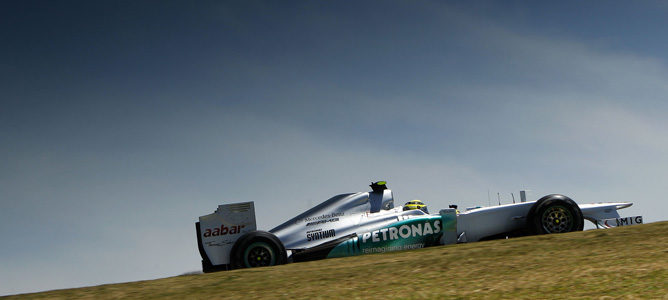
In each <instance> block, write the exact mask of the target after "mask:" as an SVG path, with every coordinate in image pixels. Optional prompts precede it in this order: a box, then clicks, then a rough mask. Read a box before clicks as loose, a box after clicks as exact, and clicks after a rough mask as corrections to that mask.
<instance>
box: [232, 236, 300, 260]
mask: <svg viewBox="0 0 668 300" xmlns="http://www.w3.org/2000/svg"><path fill="white" fill-rule="evenodd" d="M230 262H231V263H232V267H233V268H235V269H241V268H256V267H268V266H275V265H282V264H285V263H286V262H287V253H286V251H285V247H284V246H283V243H281V241H280V240H279V239H278V238H277V237H276V236H275V235H273V234H272V233H270V232H266V231H251V232H249V233H246V234H244V235H243V236H241V237H240V238H239V239H238V240H237V241H236V243H234V246H232V251H231V253H230Z"/></svg>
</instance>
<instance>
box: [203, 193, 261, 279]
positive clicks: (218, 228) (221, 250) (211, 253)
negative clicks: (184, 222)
mask: <svg viewBox="0 0 668 300" xmlns="http://www.w3.org/2000/svg"><path fill="white" fill-rule="evenodd" d="M195 227H196V230H197V244H198V248H199V252H200V255H201V256H202V265H203V267H204V269H205V270H207V268H210V267H213V266H218V265H223V266H226V265H229V264H230V252H231V251H232V246H234V243H235V242H236V241H237V240H238V239H239V238H240V237H241V236H242V235H244V234H245V233H247V232H251V231H254V230H256V224H255V204H254V203H253V202H242V203H234V204H225V205H219V206H218V209H216V211H215V212H214V213H212V214H209V215H206V216H201V217H199V222H197V223H196V225H195Z"/></svg>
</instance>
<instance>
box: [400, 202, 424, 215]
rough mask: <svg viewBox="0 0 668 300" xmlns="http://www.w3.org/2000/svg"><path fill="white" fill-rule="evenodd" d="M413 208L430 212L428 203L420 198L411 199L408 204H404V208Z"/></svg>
mask: <svg viewBox="0 0 668 300" xmlns="http://www.w3.org/2000/svg"><path fill="white" fill-rule="evenodd" d="M412 209H419V210H421V211H423V212H425V213H427V214H428V213H429V211H428V210H427V205H426V204H424V203H422V201H420V200H411V201H408V202H406V204H404V210H412Z"/></svg>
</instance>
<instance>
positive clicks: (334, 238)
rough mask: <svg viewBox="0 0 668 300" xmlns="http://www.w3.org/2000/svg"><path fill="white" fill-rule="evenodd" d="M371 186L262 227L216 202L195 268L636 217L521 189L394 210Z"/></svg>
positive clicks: (613, 206)
mask: <svg viewBox="0 0 668 300" xmlns="http://www.w3.org/2000/svg"><path fill="white" fill-rule="evenodd" d="M371 189H372V191H370V192H361V193H353V194H342V195H338V196H334V197H332V198H330V199H329V200H327V201H325V202H323V203H321V204H319V205H317V206H315V207H313V208H311V209H309V210H307V211H306V212H304V213H302V214H300V215H298V216H296V217H294V218H292V219H291V220H289V221H287V222H285V223H283V224H281V225H279V226H277V227H276V228H274V229H272V230H269V231H259V230H256V225H255V206H254V203H253V202H244V203H235V204H227V205H220V206H218V209H217V210H216V211H215V212H214V213H212V214H209V215H205V216H201V217H199V222H197V223H196V226H195V227H196V230H197V243H198V246H199V252H200V255H201V256H202V268H203V271H204V272H212V271H219V270H229V269H236V268H252V267H261V266H273V265H279V264H284V263H288V262H300V261H309V260H316V259H324V258H331V257H343V256H353V255H359V254H367V253H381V252H389V251H398V250H406V249H416V248H423V247H428V246H436V245H446V244H453V243H466V242H476V241H481V240H490V239H499V238H507V237H518V236H526V235H535V234H551V233H563V232H571V231H581V230H582V229H583V223H584V220H585V219H586V220H589V221H591V222H593V223H594V224H595V225H596V227H597V228H598V227H603V228H610V227H616V226H623V225H632V224H639V223H642V217H641V216H636V217H627V218H620V216H619V214H618V213H617V210H618V209H623V208H626V207H629V206H631V205H632V203H597V204H580V205H578V204H576V203H575V202H574V201H573V200H571V199H570V198H568V197H566V196H563V195H558V194H553V195H547V196H544V197H542V198H540V199H539V200H537V201H529V202H527V201H526V197H525V193H524V192H521V193H520V195H521V202H520V203H516V204H515V203H514V204H506V205H499V206H492V207H475V208H469V209H467V210H466V211H464V212H459V211H458V210H457V209H456V208H457V207H456V206H454V205H451V206H450V208H446V209H442V210H440V211H439V213H438V214H429V213H428V210H427V206H426V205H424V203H422V202H421V201H419V200H412V201H409V202H408V203H406V205H404V206H401V207H396V208H395V207H394V197H393V195H392V191H391V190H389V189H387V186H386V183H385V182H384V181H379V182H374V183H372V184H371Z"/></svg>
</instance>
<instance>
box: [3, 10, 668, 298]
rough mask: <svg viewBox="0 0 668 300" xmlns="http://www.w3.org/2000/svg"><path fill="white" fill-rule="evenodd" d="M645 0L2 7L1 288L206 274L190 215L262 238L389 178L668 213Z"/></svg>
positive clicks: (441, 200) (434, 190) (650, 217)
mask: <svg viewBox="0 0 668 300" xmlns="http://www.w3.org/2000/svg"><path fill="white" fill-rule="evenodd" d="M666 20H668V5H666V4H665V3H663V2H659V1H639V2H633V3H628V2H623V1H605V2H602V1H600V2H598V1H589V2H584V3H583V2H580V1H561V2H558V3H553V2H542V1H532V2H529V3H526V2H520V1H517V2H513V1H499V2H488V1H465V2H464V1H458V2H439V1H406V2H401V1H389V2H376V1H365V2H363V3H358V2H355V1H352V2H346V1H326V2H314V1H304V2H285V3H284V2H261V1H253V2H205V3H199V5H197V6H195V5H192V4H190V3H186V2H158V1H156V2H149V1H144V2H132V1H127V2H123V1H108V2H88V1H82V2H73V1H68V2H58V3H55V2H48V1H45V2H32V1H20V2H19V1H5V2H3V3H2V4H0V24H1V26H0V41H1V42H0V45H1V46H0V69H1V70H2V72H0V82H2V88H1V89H0V99H2V100H1V101H2V105H1V106H0V157H2V159H0V237H1V238H2V240H3V242H2V244H1V246H0V295H3V294H14V293H23V292H31V291H40V290H47V289H56V288H69V287H77V286H86V285H96V284H104V283H112V282H124V281H134V280H142V279H151V278H160V277H166V276H173V275H179V274H182V273H185V272H189V271H194V270H198V269H199V268H200V266H199V260H200V258H199V254H198V252H197V248H196V240H195V234H194V222H195V221H196V220H197V217H198V216H200V215H204V214H208V213H210V212H211V211H213V210H214V209H215V208H216V206H217V205H218V204H222V203H228V202H236V201H255V202H256V207H257V217H258V226H259V227H260V228H264V229H269V228H272V227H273V226H275V225H278V224H279V223H281V222H282V221H284V220H287V219H289V218H290V217H292V216H294V215H295V214H296V213H299V212H301V211H303V210H305V209H306V208H308V207H309V206H310V205H314V204H317V203H319V202H320V201H323V200H325V199H327V198H329V197H330V196H332V195H335V194H338V193H343V192H355V191H366V190H367V185H368V183H369V182H370V181H372V180H380V179H384V180H388V182H389V186H390V187H391V188H392V189H393V190H394V193H395V196H396V197H397V198H398V199H397V202H402V201H408V200H411V199H421V200H423V201H425V202H427V204H428V205H429V206H430V208H432V210H436V209H438V208H442V207H447V205H448V204H451V203H456V204H460V205H461V206H473V205H480V204H486V203H487V193H488V191H490V192H491V193H492V194H493V195H495V194H496V193H500V194H501V197H502V201H503V202H509V201H510V199H511V196H510V193H515V195H516V196H517V194H518V191H519V190H520V189H529V190H531V192H530V194H529V195H530V197H532V198H533V199H535V198H538V197H540V196H542V195H544V194H549V193H563V194H566V195H568V196H571V197H572V198H573V199H575V200H576V201H579V202H582V203H592V202H603V201H615V202H616V201H630V202H634V203H635V204H634V206H633V207H632V208H629V209H627V210H625V211H622V212H623V214H625V215H643V216H645V220H646V221H648V222H654V221H661V220H667V219H668V213H666V211H668V204H667V202H665V201H663V200H662V198H663V197H664V194H665V193H664V190H665V188H664V186H665V184H664V183H665V182H667V179H668V175H667V174H666V171H665V170H666V169H667V168H668V152H666V149H668V137H667V136H666V134H665V133H666V132H668V121H666V120H667V119H666V118H665V114H666V113H667V112H668V101H666V100H667V99H666V95H668V66H667V64H666V63H667V58H668V57H667V56H666V53H668V39H667V38H666V37H665V36H666V34H665V32H664V31H665V30H664V28H668V24H667V21H666Z"/></svg>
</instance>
